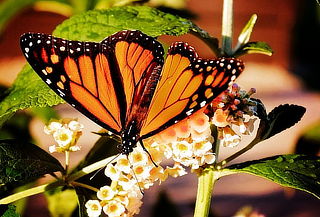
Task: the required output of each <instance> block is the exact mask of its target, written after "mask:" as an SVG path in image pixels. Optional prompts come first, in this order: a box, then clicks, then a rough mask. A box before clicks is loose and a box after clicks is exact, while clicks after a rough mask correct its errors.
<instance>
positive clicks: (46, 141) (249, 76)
mask: <svg viewBox="0 0 320 217" xmlns="http://www.w3.org/2000/svg"><path fill="white" fill-rule="evenodd" d="M4 2H5V1H0V3H4ZM30 2H32V1H25V6H24V7H22V8H12V14H13V12H15V11H16V12H17V13H15V15H14V16H12V17H11V18H10V19H9V21H8V22H7V23H6V25H5V28H3V29H2V32H1V35H0V85H1V86H4V87H10V85H12V83H13V81H14V79H15V77H16V76H17V74H18V73H19V71H20V70H21V69H22V67H23V65H24V64H25V63H26V60H25V58H24V57H23V55H22V53H21V52H20V47H19V37H20V35H21V34H23V33H25V32H42V33H48V34H50V33H51V32H52V31H53V30H54V28H55V26H56V25H58V24H59V23H61V22H62V21H63V20H65V19H66V18H67V16H68V15H71V14H72V13H77V11H72V10H70V9H69V10H62V9H61V11H60V14H58V13H55V11H52V10H51V9H50V8H46V7H44V6H43V5H41V4H30ZM151 2H156V3H152V4H153V5H154V6H157V7H160V6H161V7H160V8H161V9H163V10H166V11H170V12H173V13H176V14H179V15H180V16H186V17H188V18H191V19H192V20H193V21H194V22H195V23H196V24H197V25H199V26H200V27H201V28H202V29H204V30H206V31H208V32H209V33H210V34H211V35H212V36H214V37H217V38H220V37H221V17H222V13H221V11H222V2H223V1H222V0H216V1H211V0H201V1H199V0H188V1H183V0H177V1H165V0H163V1H151ZM48 10H49V11H51V12H48ZM6 13H7V14H0V19H3V17H6V16H8V14H9V15H10V11H9V12H8V11H7V12H6ZM254 13H256V14H257V15H258V21H257V23H256V27H255V29H254V31H253V34H252V37H251V41H265V42H267V43H268V44H269V45H270V46H271V47H272V49H273V50H274V54H273V56H271V57H269V56H265V55H259V54H252V55H246V56H245V57H244V58H243V60H244V61H245V64H246V70H245V71H244V73H243V75H241V77H240V78H239V79H238V80H237V83H238V84H239V85H240V86H241V87H242V88H243V89H246V90H249V89H250V88H251V87H254V88H256V89H257V94H255V95H254V97H255V98H259V99H261V100H262V102H263V103H264V104H265V106H266V108H267V110H268V111H271V110H272V109H273V108H274V107H276V106H278V105H279V104H285V103H289V104H297V105H302V106H304V107H306V108H307V112H306V114H305V116H304V117H303V119H302V120H301V121H300V122H299V123H298V124H297V125H295V126H294V127H292V128H290V129H289V130H286V131H284V132H283V133H281V134H278V135H276V136H275V137H272V138H271V139H269V140H267V141H264V142H262V143H260V144H259V145H257V146H256V147H254V149H252V150H250V151H249V152H247V153H246V154H244V155H243V156H241V157H240V158H238V159H236V160H235V161H234V162H233V163H237V162H243V161H247V160H254V159H259V158H263V157H269V156H273V155H278V154H287V153H294V152H298V153H308V154H313V155H319V153H320V151H319V150H320V149H319V147H320V146H319V143H320V141H319V140H320V139H319V137H320V93H319V90H320V85H319V77H320V76H319V73H320V70H319V68H318V65H319V50H320V40H319V39H320V8H319V5H317V3H316V1H315V0H309V1H304V0H282V1H276V0H259V1H252V0H251V1H248V0H235V1H234V38H235V39H236V38H237V36H238V34H239V33H240V31H241V29H242V28H243V26H244V25H245V24H246V22H247V21H248V20H249V18H250V16H251V15H252V14H254ZM62 14H63V15H62ZM160 40H161V41H162V42H165V43H168V44H170V43H171V42H173V41H187V42H189V43H190V44H191V45H193V46H194V47H195V48H196V50H197V51H198V53H199V54H200V56H202V57H204V58H214V56H213V53H212V52H211V51H210V50H209V49H208V48H207V47H206V45H205V44H204V43H203V42H201V41H200V40H198V39H196V38H195V37H194V36H191V35H184V36H180V37H169V36H165V37H161V38H160ZM316 65H317V68H316ZM56 110H57V111H58V113H59V114H60V115H61V117H72V118H78V119H79V121H80V122H81V123H83V124H84V125H85V131H84V136H83V137H82V138H81V139H80V145H82V148H83V149H82V151H81V152H79V153H75V154H73V155H72V159H73V160H72V161H73V164H74V165H75V164H76V163H77V162H78V161H79V160H80V159H82V158H83V156H84V155H85V154H86V152H88V150H89V149H90V147H91V145H93V144H94V142H95V141H96V140H97V139H98V136H96V135H94V134H92V133H91V132H92V131H98V130H99V126H97V125H96V124H94V123H93V122H91V121H90V120H89V119H87V118H86V117H84V116H83V115H81V114H80V113H79V112H77V111H76V110H74V109H73V108H72V107H71V106H69V105H59V106H56ZM43 126H44V123H43V122H42V121H41V120H39V119H32V120H30V125H29V129H30V131H31V135H32V137H33V138H34V139H35V141H37V143H38V144H39V145H40V146H41V147H43V148H44V149H46V150H47V147H48V146H49V145H51V144H52V143H53V140H52V138H51V137H50V136H47V135H45V134H44V133H43ZM3 138H7V137H6V136H3ZM3 138H1V139H3ZM244 140H247V141H248V140H250V137H249V138H245V139H244ZM243 144H244V145H245V142H244V143H243ZM241 147H243V146H239V147H237V148H231V149H230V148H222V150H221V151H222V154H221V156H220V157H221V159H222V158H223V157H226V156H228V155H230V154H231V153H233V152H235V151H237V150H238V149H240V148H241ZM56 156H58V155H56ZM196 181H197V179H196V176H195V175H194V174H189V175H186V176H183V177H180V178H176V179H169V180H168V181H166V182H165V183H163V184H161V185H160V186H157V185H156V186H154V187H152V188H151V189H150V190H148V191H146V192H145V196H144V203H145V204H144V206H143V207H142V209H141V214H140V215H139V216H160V215H159V213H155V212H153V208H154V207H158V208H159V207H161V206H163V204H166V208H168V207H171V209H172V214H177V215H180V216H192V214H193V206H194V201H195V194H196V189H197V188H196V187H197V186H196ZM159 192H162V193H161V194H159ZM158 198H160V199H161V201H162V202H163V203H162V204H161V203H159V200H158ZM243 207H251V208H252V209H253V210H256V211H257V212H259V213H261V214H264V215H265V216H268V217H318V216H320V209H319V207H320V201H319V200H317V199H316V198H315V197H313V196H311V195H310V194H306V193H304V192H300V191H294V190H292V189H285V188H282V187H280V186H279V185H277V184H274V183H272V182H269V181H267V180H264V179H262V178H258V177H254V176H250V175H243V174H241V175H233V176H229V177H225V178H222V179H221V180H220V181H219V182H218V183H217V185H216V187H215V189H214V197H213V203H212V216H215V217H227V216H234V215H235V213H236V212H237V211H238V210H240V209H241V208H243ZM177 215H175V216H177ZM24 216H29V217H31V216H49V213H48V210H47V209H46V200H45V199H44V197H43V196H41V195H38V196H33V197H31V198H29V200H28V206H27V208H26V210H25V215H24ZM172 216H174V215H172ZM251 216H252V217H254V215H253V214H252V215H251ZM256 216H258V215H256Z"/></svg>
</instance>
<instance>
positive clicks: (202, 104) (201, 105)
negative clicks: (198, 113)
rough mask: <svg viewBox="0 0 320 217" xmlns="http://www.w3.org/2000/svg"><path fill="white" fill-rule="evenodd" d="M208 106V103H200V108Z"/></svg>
mask: <svg viewBox="0 0 320 217" xmlns="http://www.w3.org/2000/svg"><path fill="white" fill-rule="evenodd" d="M206 104H207V101H205V100H204V101H202V102H201V103H200V107H201V108H202V107H203V106H205V105H206Z"/></svg>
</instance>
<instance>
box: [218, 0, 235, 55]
mask: <svg viewBox="0 0 320 217" xmlns="http://www.w3.org/2000/svg"><path fill="white" fill-rule="evenodd" d="M221 34H222V45H221V48H222V52H223V53H224V55H228V56H230V55H231V54H232V34H233V0H224V1H223V11H222V32H221Z"/></svg>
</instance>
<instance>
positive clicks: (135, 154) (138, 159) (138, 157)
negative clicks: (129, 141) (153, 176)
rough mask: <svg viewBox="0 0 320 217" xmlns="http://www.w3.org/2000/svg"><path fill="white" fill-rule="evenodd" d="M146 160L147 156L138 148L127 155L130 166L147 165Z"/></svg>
mask: <svg viewBox="0 0 320 217" xmlns="http://www.w3.org/2000/svg"><path fill="white" fill-rule="evenodd" d="M148 160H149V156H148V154H147V153H146V152H145V151H144V150H143V149H142V148H141V147H140V146H138V147H136V148H135V149H134V150H133V151H132V152H131V153H130V154H129V161H130V163H132V165H144V164H147V162H148Z"/></svg>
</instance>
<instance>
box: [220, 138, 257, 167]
mask: <svg viewBox="0 0 320 217" xmlns="http://www.w3.org/2000/svg"><path fill="white" fill-rule="evenodd" d="M260 141H261V140H260V139H259V138H258V139H254V140H253V141H252V142H250V143H249V145H247V146H246V147H244V148H243V149H241V150H239V151H237V152H236V153H234V154H232V155H231V156H229V157H227V158H226V159H224V160H223V161H221V162H219V163H218V164H217V168H222V167H223V166H224V165H226V164H227V163H229V162H230V161H232V160H234V159H236V158H238V157H239V156H240V155H242V154H243V153H245V152H247V151H249V150H250V149H251V148H252V147H253V146H255V145H256V144H257V143H259V142H260Z"/></svg>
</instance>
